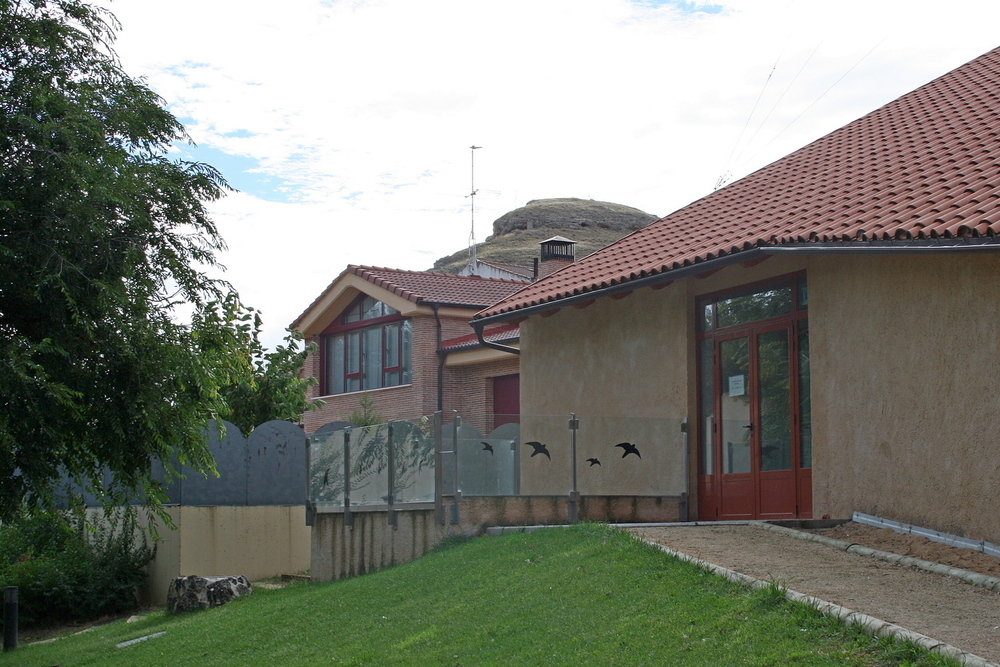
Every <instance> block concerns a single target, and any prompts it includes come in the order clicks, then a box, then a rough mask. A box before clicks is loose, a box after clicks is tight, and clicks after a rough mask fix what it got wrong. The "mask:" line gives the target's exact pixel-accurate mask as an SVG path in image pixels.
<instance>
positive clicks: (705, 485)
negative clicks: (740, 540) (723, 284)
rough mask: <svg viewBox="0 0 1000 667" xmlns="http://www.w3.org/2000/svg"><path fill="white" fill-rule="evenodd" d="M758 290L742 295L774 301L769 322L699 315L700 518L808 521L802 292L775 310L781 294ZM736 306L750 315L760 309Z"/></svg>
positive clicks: (809, 484) (722, 302)
mask: <svg viewBox="0 0 1000 667" xmlns="http://www.w3.org/2000/svg"><path fill="white" fill-rule="evenodd" d="M802 282H803V283H804V281H802ZM764 289H766V290H767V291H760V290H759V291H757V292H753V291H751V292H746V290H745V291H744V297H746V295H747V294H749V297H747V298H749V299H752V298H754V297H758V298H764V297H766V298H768V299H770V300H771V301H772V303H769V304H768V309H770V310H767V309H765V310H764V312H765V314H770V313H771V312H774V310H777V311H778V314H776V315H773V316H771V317H763V318H761V319H760V320H759V321H753V318H752V317H745V318H743V320H742V321H738V322H737V323H735V324H729V325H728V326H724V327H720V326H718V325H719V323H723V322H725V320H724V319H723V317H721V316H718V317H716V315H715V314H714V313H710V312H709V311H710V308H707V309H706V311H705V312H706V313H708V315H706V319H705V325H704V327H703V333H702V334H701V336H700V341H699V396H700V398H699V403H700V405H699V412H700V419H699V423H700V426H699V429H700V432H699V447H700V450H701V452H700V457H699V459H700V460H699V469H700V470H699V477H698V500H699V512H698V514H699V517H700V518H701V519H703V520H738V519H783V518H809V517H811V516H812V488H811V487H812V482H811V480H812V475H811V470H810V466H811V436H810V429H809V426H810V424H809V375H808V373H809V363H808V359H809V354H808V324H807V320H806V313H805V308H806V303H807V302H806V299H807V294H806V293H805V291H804V285H802V288H801V289H800V290H799V291H798V292H797V293H796V295H795V296H794V297H793V296H792V295H791V293H789V298H790V300H791V303H790V304H789V305H788V307H787V309H786V308H785V307H784V306H780V307H776V306H775V305H774V304H775V303H777V301H778V300H779V299H780V298H781V297H782V293H781V292H780V291H779V290H777V289H771V286H766V287H765V288H764ZM761 294H763V295H764V297H760V296H759V295H761ZM727 296H728V295H723V296H722V297H718V298H717V299H716V300H715V301H714V302H711V303H717V304H720V310H721V307H722V306H726V305H728V306H729V307H730V308H734V307H733V306H732V305H731V304H732V303H733V302H735V298H734V299H729V300H727V299H726V297H727ZM744 297H737V298H744ZM706 303H710V302H706ZM737 305H738V306H739V307H740V308H742V309H743V311H744V312H747V311H750V308H751V307H752V306H755V305H757V306H759V305H760V304H759V303H758V304H754V303H753V302H752V301H747V302H746V303H743V304H737ZM729 316H730V317H731V318H732V317H733V315H732V313H730V314H729ZM746 320H750V321H749V322H748V321H746Z"/></svg>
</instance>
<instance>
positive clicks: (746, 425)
mask: <svg viewBox="0 0 1000 667" xmlns="http://www.w3.org/2000/svg"><path fill="white" fill-rule="evenodd" d="M743 428H748V429H750V430H751V431H752V430H753V424H744V425H743Z"/></svg>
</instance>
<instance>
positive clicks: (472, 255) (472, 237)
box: [469, 146, 482, 276]
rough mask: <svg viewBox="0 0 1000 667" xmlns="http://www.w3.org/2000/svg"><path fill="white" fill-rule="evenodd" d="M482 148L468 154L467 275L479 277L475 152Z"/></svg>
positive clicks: (478, 147)
mask: <svg viewBox="0 0 1000 667" xmlns="http://www.w3.org/2000/svg"><path fill="white" fill-rule="evenodd" d="M480 148H482V146H469V154H470V156H471V157H472V170H471V173H472V188H471V192H470V193H469V204H470V206H469V210H470V211H471V215H472V225H471V228H470V230H469V274H470V275H473V276H475V275H479V260H478V259H477V258H476V193H477V192H478V190H476V151H477V150H478V149H480Z"/></svg>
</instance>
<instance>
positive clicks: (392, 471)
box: [386, 420, 397, 530]
mask: <svg viewBox="0 0 1000 667" xmlns="http://www.w3.org/2000/svg"><path fill="white" fill-rule="evenodd" d="M387 428H388V431H389V434H388V437H387V439H386V442H387V445H386V446H387V447H388V448H389V450H388V451H387V452H386V459H387V461H386V464H387V465H388V467H389V496H388V498H387V500H388V501H389V513H388V519H389V525H390V526H392V529H393V530H396V528H397V526H396V509H395V503H396V494H395V493H393V489H395V488H396V445H395V443H394V442H393V439H392V436H393V422H392V420H389V423H388V425H387Z"/></svg>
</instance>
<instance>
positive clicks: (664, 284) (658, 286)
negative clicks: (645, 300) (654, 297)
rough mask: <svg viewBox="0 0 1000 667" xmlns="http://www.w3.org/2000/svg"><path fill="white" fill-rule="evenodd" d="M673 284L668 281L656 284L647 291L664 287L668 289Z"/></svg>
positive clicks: (671, 281)
mask: <svg viewBox="0 0 1000 667" xmlns="http://www.w3.org/2000/svg"><path fill="white" fill-rule="evenodd" d="M673 284H674V281H673V280H668V281H667V282H665V283H657V284H656V285H653V286H651V287H650V288H649V289H663V288H664V287H670V286H671V285H673Z"/></svg>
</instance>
